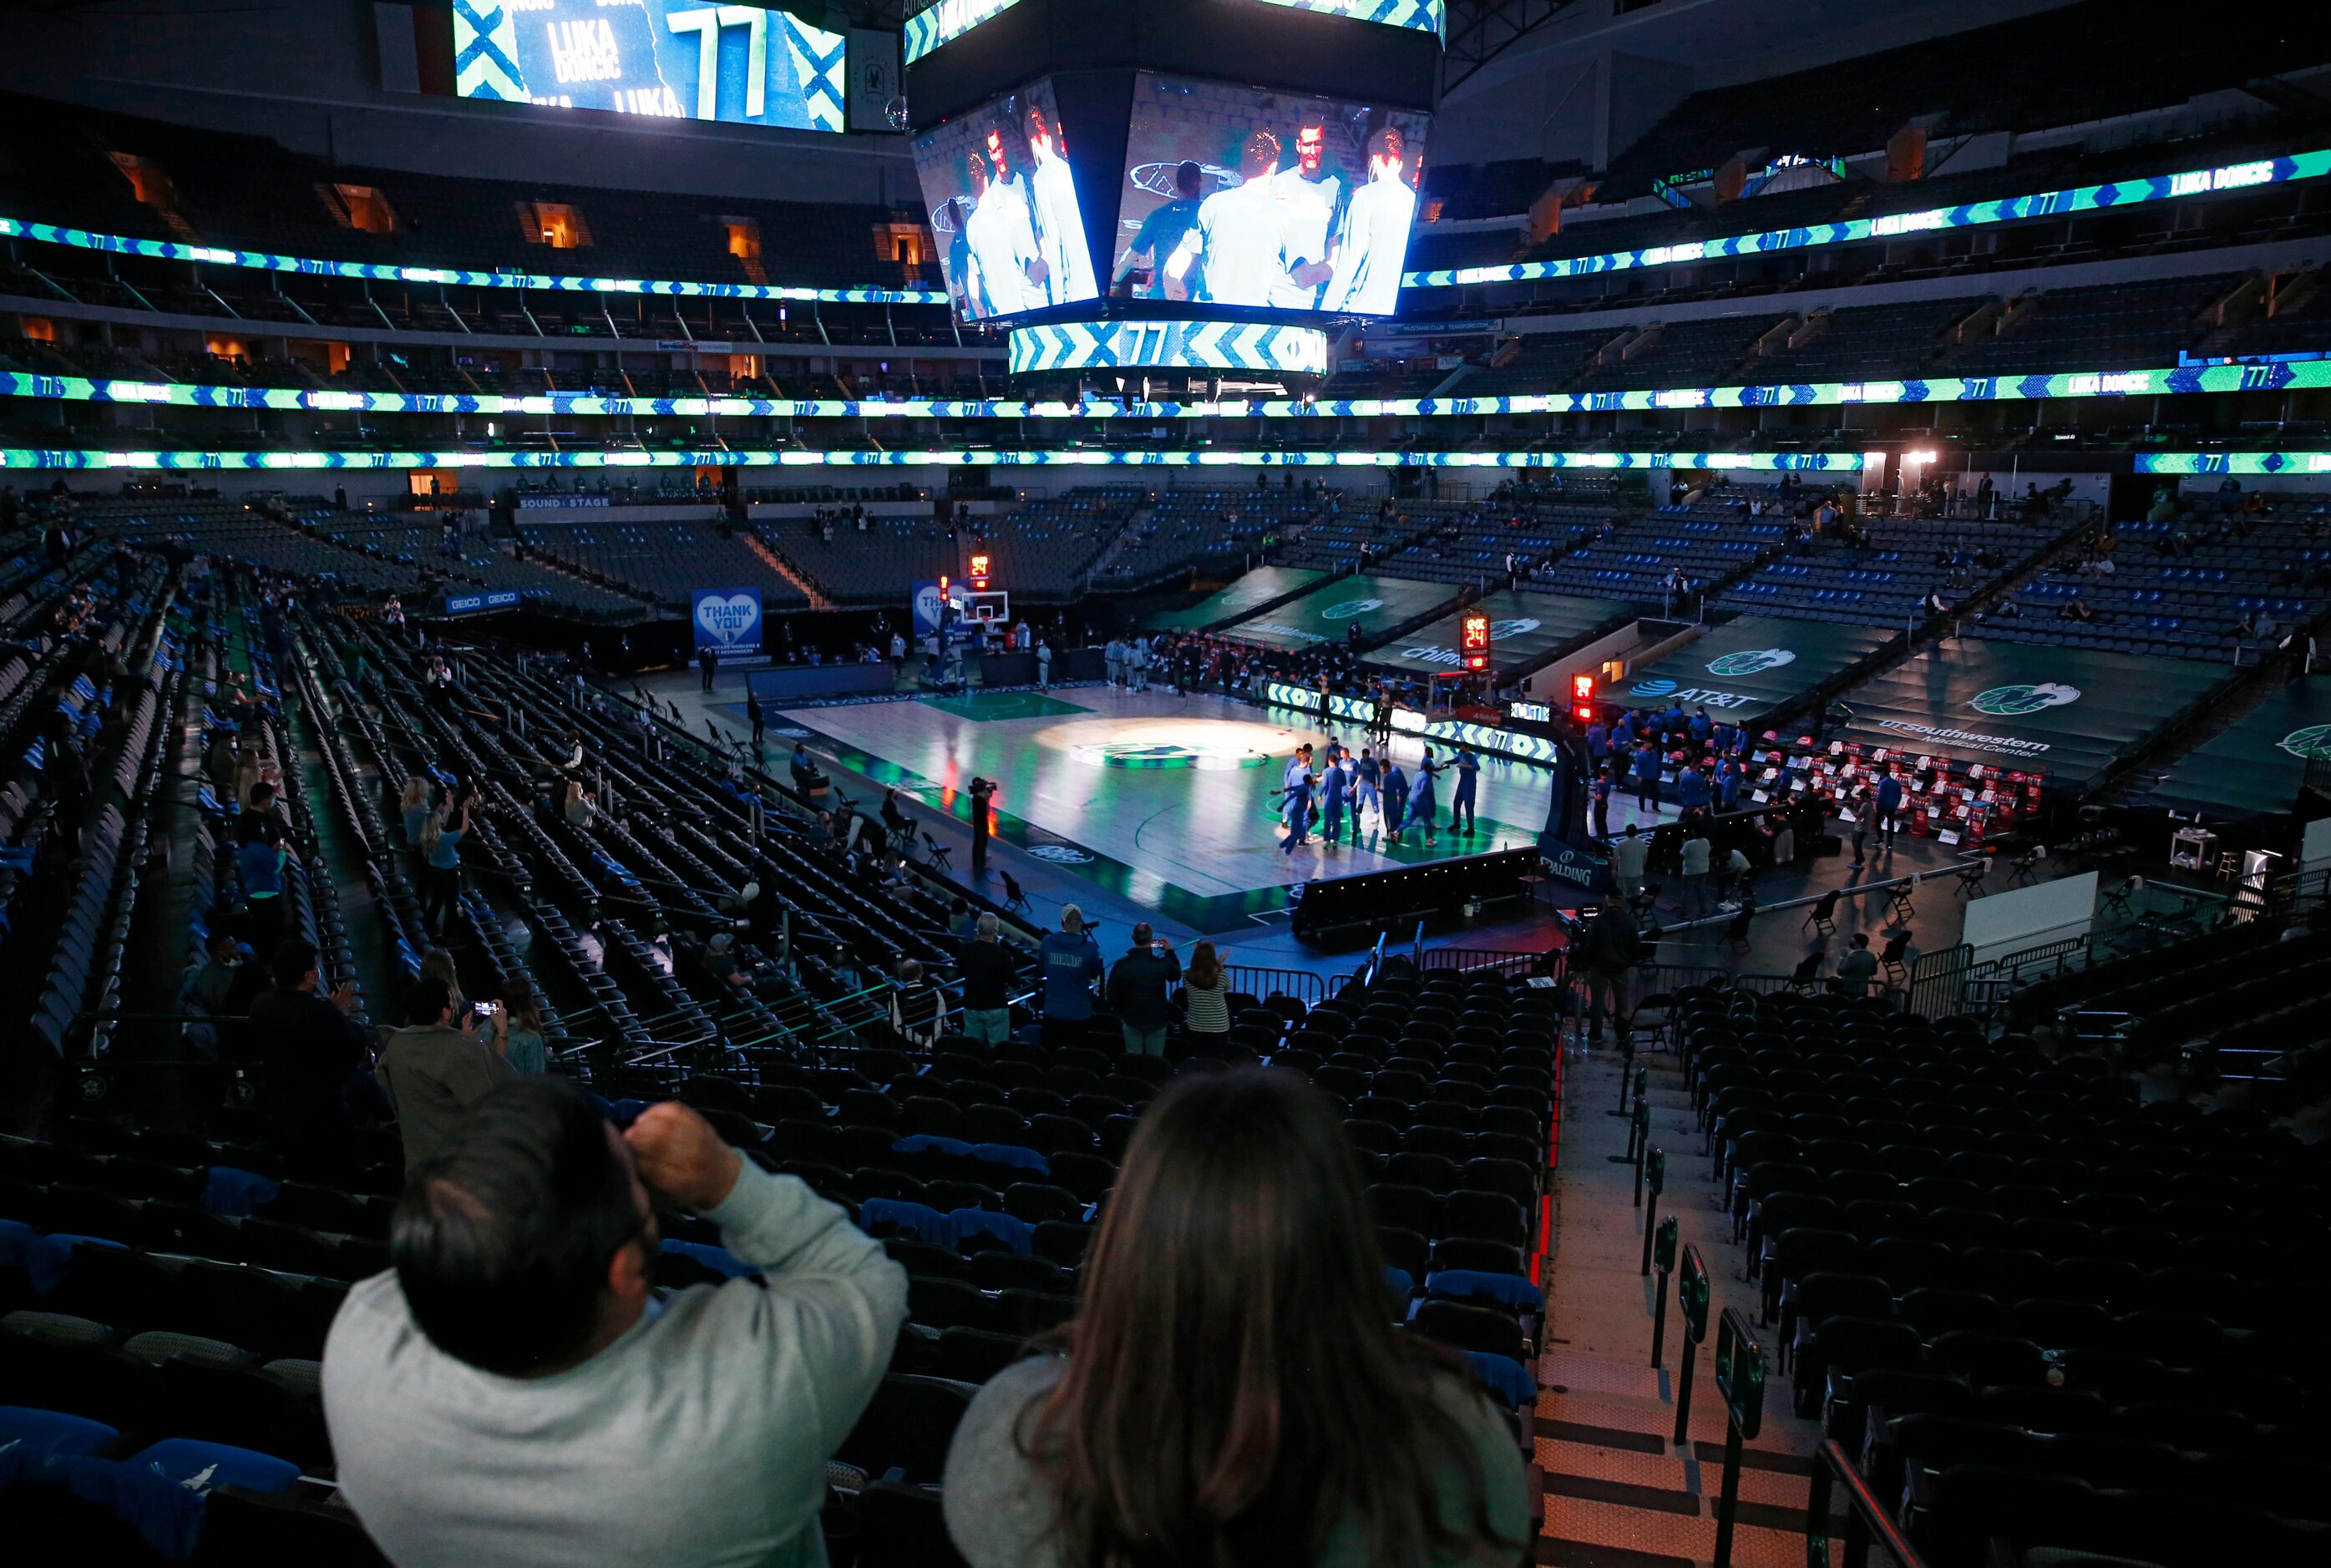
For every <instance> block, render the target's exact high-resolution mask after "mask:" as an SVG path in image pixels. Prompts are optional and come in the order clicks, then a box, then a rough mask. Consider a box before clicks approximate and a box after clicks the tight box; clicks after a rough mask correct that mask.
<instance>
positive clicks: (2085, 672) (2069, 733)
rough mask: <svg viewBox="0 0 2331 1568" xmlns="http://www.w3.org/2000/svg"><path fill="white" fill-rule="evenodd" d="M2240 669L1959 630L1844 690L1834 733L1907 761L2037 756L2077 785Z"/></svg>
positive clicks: (2023, 760)
mask: <svg viewBox="0 0 2331 1568" xmlns="http://www.w3.org/2000/svg"><path fill="white" fill-rule="evenodd" d="M2232 674H2233V670H2232V669H2231V667H2230V666H2228V665H2223V664H2215V663H2206V662H2203V661H2202V660H2193V659H2140V658H2137V657H2135V656H2134V655H2130V654H2126V653H2100V652H2096V651H2091V650H2088V649H2078V648H2041V647H2034V646H2031V645H2028V644H2025V643H2021V642H1987V641H1982V640H1980V639H1978V638H1973V637H1960V638H1955V639H1952V640H1950V641H1944V642H1939V643H1936V645H1935V646H1934V647H1931V648H1929V649H1927V650H1926V651H1924V652H1922V653H1919V654H1917V655H1916V656H1915V657H1913V658H1911V659H1908V660H1904V661H1903V662H1902V663H1900V664H1898V665H1896V666H1894V667H1893V668H1892V669H1890V670H1884V671H1882V672H1881V673H1879V674H1878V675H1874V676H1872V677H1871V678H1870V679H1868V680H1865V681H1863V682H1862V683H1861V684H1860V685H1859V686H1857V687H1855V688H1854V689H1852V690H1851V691H1849V692H1847V693H1846V694H1845V697H1844V701H1845V704H1846V706H1847V707H1849V708H1851V709H1852V710H1853V717H1852V718H1851V720H1850V721H1848V722H1847V724H1846V725H1845V726H1844V727H1842V728H1841V729H1838V730H1835V731H1833V732H1832V735H1831V738H1833V739H1841V740H1844V741H1847V742H1854V743H1859V744H1860V746H1862V747H1863V748H1864V751H1865V754H1866V753H1867V752H1869V751H1870V750H1874V749H1875V748H1878V747H1880V746H1882V747H1884V748H1885V750H1886V752H1887V755H1889V756H1900V757H1902V758H1905V759H1907V760H1910V761H1915V760H1916V759H1917V758H1918V757H1919V756H1922V755H1936V756H1943V757H1949V758H1951V759H1953V760H1955V761H1957V762H1963V763H1975V762H1979V763H1982V764H1984V765H1986V766H1999V767H2003V768H2011V769H2012V768H2036V769H2038V770H2040V771H2041V772H2043V773H2045V774H2047V775H2048V780H2049V783H2050V784H2051V785H2055V786H2059V787H2060V788H2062V789H2065V790H2067V791H2069V792H2071V793H2074V794H2079V793H2081V792H2084V791H2086V790H2088V789H2089V788H2091V787H2093V786H2094V785H2095V784H2097V783H2098V781H2099V780H2100V779H2102V778H2103V777H2104V775H2105V774H2107V772H2108V771H2110V770H2111V768H2112V767H2113V766H2114V765H2115V764H2117V763H2118V762H2119V761H2121V760H2122V759H2123V758H2125V757H2126V756H2128V755H2131V754H2132V753H2134V752H2136V750H2137V749H2138V748H2139V747H2140V746H2143V745H2144V744H2145V742H2146V741H2148V740H2150V739H2151V738H2152V737H2153V736H2155V735H2157V734H2159V733H2160V732H2161V731H2162V730H2163V729H2164V728H2165V727H2168V725H2169V724H2171V723H2172V722H2173V721H2174V720H2175V719H2176V718H2178V717H2180V716H2181V715H2183V714H2184V713H2185V712H2187V711H2188V710H2189V709H2191V708H2193V707H2194V706H2195V705H2196V704H2198V703H2199V702H2201V701H2202V699H2203V698H2205V697H2207V696H2208V695H2209V694H2210V692H2211V691H2212V689H2215V688H2216V687H2218V686H2220V685H2221V684H2222V683H2223V682H2224V681H2226V680H2227V679H2230V678H2231V676H2232Z"/></svg>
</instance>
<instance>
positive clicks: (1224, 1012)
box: [1182, 940, 1231, 1057]
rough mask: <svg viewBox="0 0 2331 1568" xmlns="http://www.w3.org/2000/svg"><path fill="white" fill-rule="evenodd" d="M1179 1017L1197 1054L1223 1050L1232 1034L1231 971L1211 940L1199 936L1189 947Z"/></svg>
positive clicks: (1213, 1054)
mask: <svg viewBox="0 0 2331 1568" xmlns="http://www.w3.org/2000/svg"><path fill="white" fill-rule="evenodd" d="M1182 1018H1183V1022H1184V1024H1185V1026H1186V1027H1187V1028H1188V1029H1189V1031H1190V1041H1191V1044H1192V1045H1193V1047H1194V1048H1195V1050H1196V1053H1197V1054H1198V1055H1200V1056H1215V1057H1218V1056H1222V1055H1223V1054H1225V1051H1226V1049H1227V1045H1228V1042H1229V1040H1230V1034H1231V1006H1230V973H1229V971H1227V970H1226V969H1224V968H1223V961H1222V958H1221V957H1220V956H1219V955H1217V954H1216V953H1215V951H1214V945H1213V943H1211V942H1207V941H1203V940H1202V941H1200V942H1199V943H1198V944H1197V945H1196V946H1194V947H1192V948H1191V949H1190V966H1189V967H1188V968H1187V969H1185V970H1184V971H1183V972H1182Z"/></svg>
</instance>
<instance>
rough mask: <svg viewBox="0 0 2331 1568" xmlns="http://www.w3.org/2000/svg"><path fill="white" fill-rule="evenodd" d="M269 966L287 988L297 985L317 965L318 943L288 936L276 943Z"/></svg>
mask: <svg viewBox="0 0 2331 1568" xmlns="http://www.w3.org/2000/svg"><path fill="white" fill-rule="evenodd" d="M267 966H268V967H269V968H270V969H272V970H273V971H275V977H276V979H277V980H278V981H280V982H281V984H283V986H284V987H285V988H286V989H287V990H288V989H290V988H291V987H294V986H297V985H298V984H300V982H301V981H302V980H305V979H307V978H308V972H309V970H311V969H313V968H315V967H316V945H315V944H314V943H312V942H309V941H308V940H306V939H305V938H303V937H299V936H286V937H285V938H283V940H282V941H281V942H278V943H277V944H276V945H275V952H274V954H273V955H272V956H271V957H270V958H269V959H268V961H267ZM319 978H320V976H319Z"/></svg>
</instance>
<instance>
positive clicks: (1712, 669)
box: [1708, 648, 1797, 675]
mask: <svg viewBox="0 0 2331 1568" xmlns="http://www.w3.org/2000/svg"><path fill="white" fill-rule="evenodd" d="M1796 661H1797V656H1796V655H1795V654H1794V653H1792V652H1791V651H1789V650H1787V649H1785V648H1756V649H1749V650H1744V651H1741V652H1738V653H1727V654H1726V655H1725V656H1724V657H1723V658H1721V659H1718V660H1714V661H1713V662H1711V663H1710V664H1709V665H1708V673H1709V674H1710V675H1755V674H1756V673H1757V672H1758V671H1760V670H1778V669H1779V668H1780V667H1781V666H1782V665H1784V664H1794V663H1795V662H1796Z"/></svg>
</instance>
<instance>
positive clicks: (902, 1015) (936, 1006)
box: [890, 958, 947, 1050]
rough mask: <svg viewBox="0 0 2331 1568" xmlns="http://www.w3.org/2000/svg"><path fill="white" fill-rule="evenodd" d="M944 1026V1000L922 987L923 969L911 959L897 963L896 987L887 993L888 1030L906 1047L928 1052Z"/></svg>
mask: <svg viewBox="0 0 2331 1568" xmlns="http://www.w3.org/2000/svg"><path fill="white" fill-rule="evenodd" d="M946 1025H947V999H946V998H945V997H943V996H941V995H940V994H939V993H938V990H937V987H935V986H932V985H929V984H925V982H924V980H923V966H922V965H921V964H920V963H918V961H916V960H915V959H912V958H902V959H900V960H899V984H897V985H896V986H894V987H893V988H892V989H891V992H890V1027H891V1028H892V1029H895V1030H897V1031H899V1036H900V1038H902V1039H904V1040H905V1041H907V1043H908V1044H909V1045H914V1046H919V1047H921V1048H922V1049H923V1050H929V1049H931V1048H932V1047H933V1046H935V1045H937V1043H938V1039H939V1034H940V1031H942V1030H944V1029H945V1028H946Z"/></svg>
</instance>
